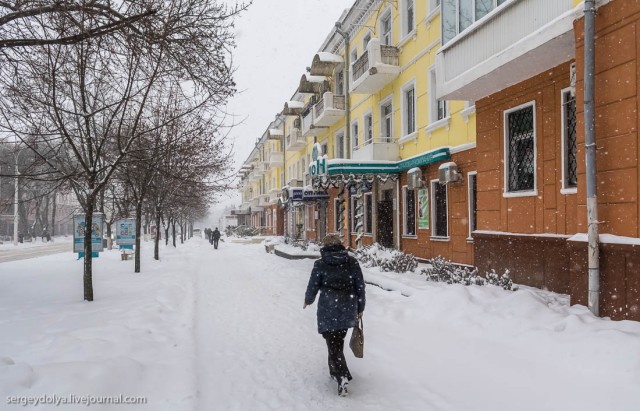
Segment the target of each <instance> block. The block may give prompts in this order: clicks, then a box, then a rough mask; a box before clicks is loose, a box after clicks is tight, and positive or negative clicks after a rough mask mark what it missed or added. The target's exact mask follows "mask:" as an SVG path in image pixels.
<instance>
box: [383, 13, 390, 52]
mask: <svg viewBox="0 0 640 411" xmlns="http://www.w3.org/2000/svg"><path fill="white" fill-rule="evenodd" d="M391 21H392V20H391V11H388V12H386V13H385V14H384V15H383V16H382V18H381V19H380V42H381V43H382V44H384V45H386V46H390V45H391V41H392V39H391Z"/></svg>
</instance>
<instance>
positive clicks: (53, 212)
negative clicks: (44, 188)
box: [51, 191, 58, 238]
mask: <svg viewBox="0 0 640 411" xmlns="http://www.w3.org/2000/svg"><path fill="white" fill-rule="evenodd" d="M57 207H58V192H57V191H54V192H53V205H52V207H51V237H52V238H53V236H55V235H56V208H57Z"/></svg>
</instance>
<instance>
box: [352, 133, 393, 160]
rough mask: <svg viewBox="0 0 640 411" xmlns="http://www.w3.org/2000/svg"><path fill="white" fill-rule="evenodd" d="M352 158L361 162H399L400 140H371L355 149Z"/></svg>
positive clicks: (390, 138) (376, 138) (379, 138)
mask: <svg viewBox="0 0 640 411" xmlns="http://www.w3.org/2000/svg"><path fill="white" fill-rule="evenodd" d="M351 158H352V159H353V160H360V161H371V160H382V161H398V160H399V159H400V147H399V146H398V140H397V139H395V138H393V137H373V138H370V139H368V140H366V141H365V142H364V143H362V144H360V145H358V146H356V147H354V148H353V153H352V155H351Z"/></svg>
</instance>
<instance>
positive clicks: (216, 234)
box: [211, 227, 220, 250]
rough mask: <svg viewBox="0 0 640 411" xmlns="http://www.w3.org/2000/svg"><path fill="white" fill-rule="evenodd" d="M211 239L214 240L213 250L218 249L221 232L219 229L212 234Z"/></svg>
mask: <svg viewBox="0 0 640 411" xmlns="http://www.w3.org/2000/svg"><path fill="white" fill-rule="evenodd" d="M211 238H212V239H213V248H215V249H216V250H217V249H218V241H220V231H218V227H216V229H215V230H213V232H212V233H211Z"/></svg>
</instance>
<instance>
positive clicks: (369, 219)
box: [364, 193, 373, 234]
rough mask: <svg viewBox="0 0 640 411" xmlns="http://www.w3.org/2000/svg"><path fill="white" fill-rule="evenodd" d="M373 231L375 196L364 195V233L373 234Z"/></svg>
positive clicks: (370, 194)
mask: <svg viewBox="0 0 640 411" xmlns="http://www.w3.org/2000/svg"><path fill="white" fill-rule="evenodd" d="M372 231H373V194H372V193H366V194H365V195H364V233H365V234H371V233H372Z"/></svg>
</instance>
